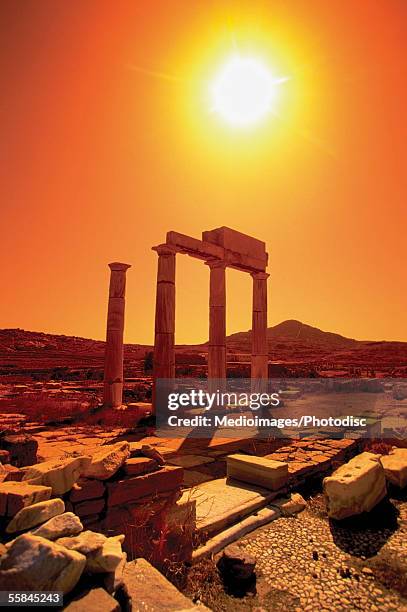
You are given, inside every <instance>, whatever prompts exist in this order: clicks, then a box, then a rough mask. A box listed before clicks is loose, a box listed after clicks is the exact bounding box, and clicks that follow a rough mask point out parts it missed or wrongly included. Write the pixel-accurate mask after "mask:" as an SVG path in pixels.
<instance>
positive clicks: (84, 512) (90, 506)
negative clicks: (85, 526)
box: [74, 499, 105, 517]
mask: <svg viewBox="0 0 407 612" xmlns="http://www.w3.org/2000/svg"><path fill="white" fill-rule="evenodd" d="M104 507H105V500H104V499H88V500H86V501H83V502H80V503H79V504H75V506H74V512H75V514H77V515H78V516H79V517H82V516H91V515H92V514H99V512H102V510H103V509H104Z"/></svg>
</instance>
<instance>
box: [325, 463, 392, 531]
mask: <svg viewBox="0 0 407 612" xmlns="http://www.w3.org/2000/svg"><path fill="white" fill-rule="evenodd" d="M323 488H324V493H325V495H326V498H327V507H328V515H329V516H330V517H331V518H335V519H344V518H347V517H349V516H353V515H356V514H362V513H363V512H370V511H371V510H372V508H374V506H376V504H378V503H379V502H380V501H381V500H382V499H383V498H384V497H385V496H386V493H387V490H386V478H385V474H384V469H383V466H382V464H381V463H380V455H376V454H374V453H368V452H364V453H361V454H360V455H357V456H356V457H354V458H353V459H351V460H350V461H348V463H345V465H341V467H339V468H338V469H337V470H336V471H335V472H334V473H333V474H332V476H328V477H327V478H324V481H323Z"/></svg>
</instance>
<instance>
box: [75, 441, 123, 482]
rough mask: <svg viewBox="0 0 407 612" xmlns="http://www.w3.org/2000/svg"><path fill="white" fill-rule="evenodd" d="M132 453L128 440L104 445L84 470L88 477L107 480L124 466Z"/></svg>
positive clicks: (84, 474)
mask: <svg viewBox="0 0 407 612" xmlns="http://www.w3.org/2000/svg"><path fill="white" fill-rule="evenodd" d="M129 455H130V446H129V443H128V442H125V441H124V442H117V443H116V444H109V445H106V446H104V447H102V449H101V450H100V451H98V452H97V453H95V454H94V455H93V457H92V460H91V462H90V464H89V465H88V466H87V467H86V469H85V471H84V472H83V476H85V477H87V478H96V479H98V480H107V479H108V478H110V477H111V476H113V475H114V474H116V472H117V471H118V470H119V469H120V468H121V467H122V465H123V463H124V462H125V461H126V459H128V457H129Z"/></svg>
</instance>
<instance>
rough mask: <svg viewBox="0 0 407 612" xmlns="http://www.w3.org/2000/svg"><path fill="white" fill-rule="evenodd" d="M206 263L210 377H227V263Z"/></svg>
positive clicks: (217, 261)
mask: <svg viewBox="0 0 407 612" xmlns="http://www.w3.org/2000/svg"><path fill="white" fill-rule="evenodd" d="M205 263H206V265H207V266H209V269H210V281H209V348H208V378H218V379H219V378H226V278H225V276H226V275H225V269H226V264H225V263H224V262H223V261H219V260H213V261H207V262H205Z"/></svg>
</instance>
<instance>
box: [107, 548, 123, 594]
mask: <svg viewBox="0 0 407 612" xmlns="http://www.w3.org/2000/svg"><path fill="white" fill-rule="evenodd" d="M126 562H127V554H126V553H123V555H122V560H121V561H120V563H119V565H118V566H117V567H116V569H115V571H114V572H108V573H106V576H105V577H104V579H103V584H104V587H105V589H106V591H107V592H108V593H110V594H112V593H115V592H116V591H117V589H118V588H119V587H121V586H122V585H123V584H124V579H123V572H124V568H125V567H126Z"/></svg>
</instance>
